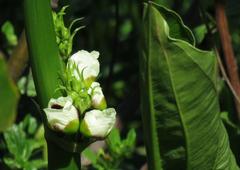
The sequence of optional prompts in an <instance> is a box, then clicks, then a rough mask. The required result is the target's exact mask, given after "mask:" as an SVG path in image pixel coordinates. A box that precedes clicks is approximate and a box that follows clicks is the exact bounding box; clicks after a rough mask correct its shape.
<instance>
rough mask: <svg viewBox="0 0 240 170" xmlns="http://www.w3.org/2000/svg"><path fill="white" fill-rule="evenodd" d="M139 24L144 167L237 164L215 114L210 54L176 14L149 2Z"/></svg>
mask: <svg viewBox="0 0 240 170" xmlns="http://www.w3.org/2000/svg"><path fill="white" fill-rule="evenodd" d="M143 25H144V30H143V55H142V57H141V59H140V68H141V73H140V74H141V75H140V78H141V89H142V91H141V92H142V99H141V107H142V114H143V123H144V130H145V136H146V145H147V153H148V163H149V169H151V170H160V169H170V170H172V169H178V170H179V169H183V170H185V169H188V170H193V169H194V170H210V169H213V170H216V169H223V170H227V169H229V170H235V169H239V168H238V166H237V164H236V162H235V158H234V156H233V154H232V151H231V150H230V147H229V141H228V135H227V133H226V130H225V127H224V125H223V123H222V121H221V119H220V114H219V113H220V110H219V103H218V93H217V89H216V79H217V62H216V57H215V55H214V53H213V52H208V51H201V50H199V49H196V48H195V47H194V41H193V40H194V38H192V34H191V32H190V31H189V30H188V29H187V27H186V26H184V24H183V22H182V20H181V19H180V17H179V16H178V15H177V14H176V13H175V12H172V11H171V10H169V9H166V8H164V7H162V6H159V5H157V4H155V3H153V2H149V3H148V4H145V9H144V17H143ZM191 40H192V41H191Z"/></svg>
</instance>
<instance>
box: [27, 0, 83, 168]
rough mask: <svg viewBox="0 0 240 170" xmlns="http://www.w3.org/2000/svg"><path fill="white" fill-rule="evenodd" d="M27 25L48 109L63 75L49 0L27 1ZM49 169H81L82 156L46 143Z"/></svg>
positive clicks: (37, 81) (40, 96)
mask: <svg viewBox="0 0 240 170" xmlns="http://www.w3.org/2000/svg"><path fill="white" fill-rule="evenodd" d="M24 13H25V26H26V35H27V42H28V50H29V54H30V63H31V67H32V72H33V78H34V83H35V87H36V91H37V96H38V100H39V103H40V106H41V108H45V107H47V104H48V101H49V99H50V98H52V97H59V96H60V95H61V93H60V92H55V90H56V88H57V86H58V83H59V76H58V75H59V74H62V71H63V69H62V61H61V59H60V57H59V54H58V47H57V44H56V35H55V32H54V25H53V19H52V11H51V8H50V1H49V0H24ZM47 145H48V169H49V170H77V169H81V163H80V154H76V153H70V152H66V151H65V150H63V149H61V148H60V147H58V146H57V145H56V144H55V143H52V142H51V141H47Z"/></svg>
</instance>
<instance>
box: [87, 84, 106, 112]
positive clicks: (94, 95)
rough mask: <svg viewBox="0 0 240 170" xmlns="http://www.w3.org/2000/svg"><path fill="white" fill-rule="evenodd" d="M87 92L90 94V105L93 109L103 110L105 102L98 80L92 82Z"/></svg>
mask: <svg viewBox="0 0 240 170" xmlns="http://www.w3.org/2000/svg"><path fill="white" fill-rule="evenodd" d="M88 94H89V95H91V99H92V106H93V107H94V108H95V109H99V110H103V109H106V108H107V103H106V100H105V97H104V95H103V92H102V88H101V87H100V84H99V83H98V82H93V83H92V84H91V87H90V88H89V89H88Z"/></svg>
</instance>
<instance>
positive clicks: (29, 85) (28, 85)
mask: <svg viewBox="0 0 240 170" xmlns="http://www.w3.org/2000/svg"><path fill="white" fill-rule="evenodd" d="M17 86H18V89H19V91H20V93H21V94H26V95H27V96H29V97H35V96H36V95H37V94H36V89H35V85H34V82H33V77H32V72H29V74H28V75H26V76H23V77H21V79H20V80H19V81H18V82H17Z"/></svg>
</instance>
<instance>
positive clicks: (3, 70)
mask: <svg viewBox="0 0 240 170" xmlns="http://www.w3.org/2000/svg"><path fill="white" fill-rule="evenodd" d="M18 97H19V95H18V92H17V88H16V86H15V85H14V83H13V81H12V80H11V78H10V75H9V74H8V68H7V65H6V63H5V61H4V59H3V57H2V56H0V131H1V132H2V131H4V130H6V129H7V128H8V127H10V126H11V125H12V124H13V123H14V121H15V117H16V109H17V102H18Z"/></svg>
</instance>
